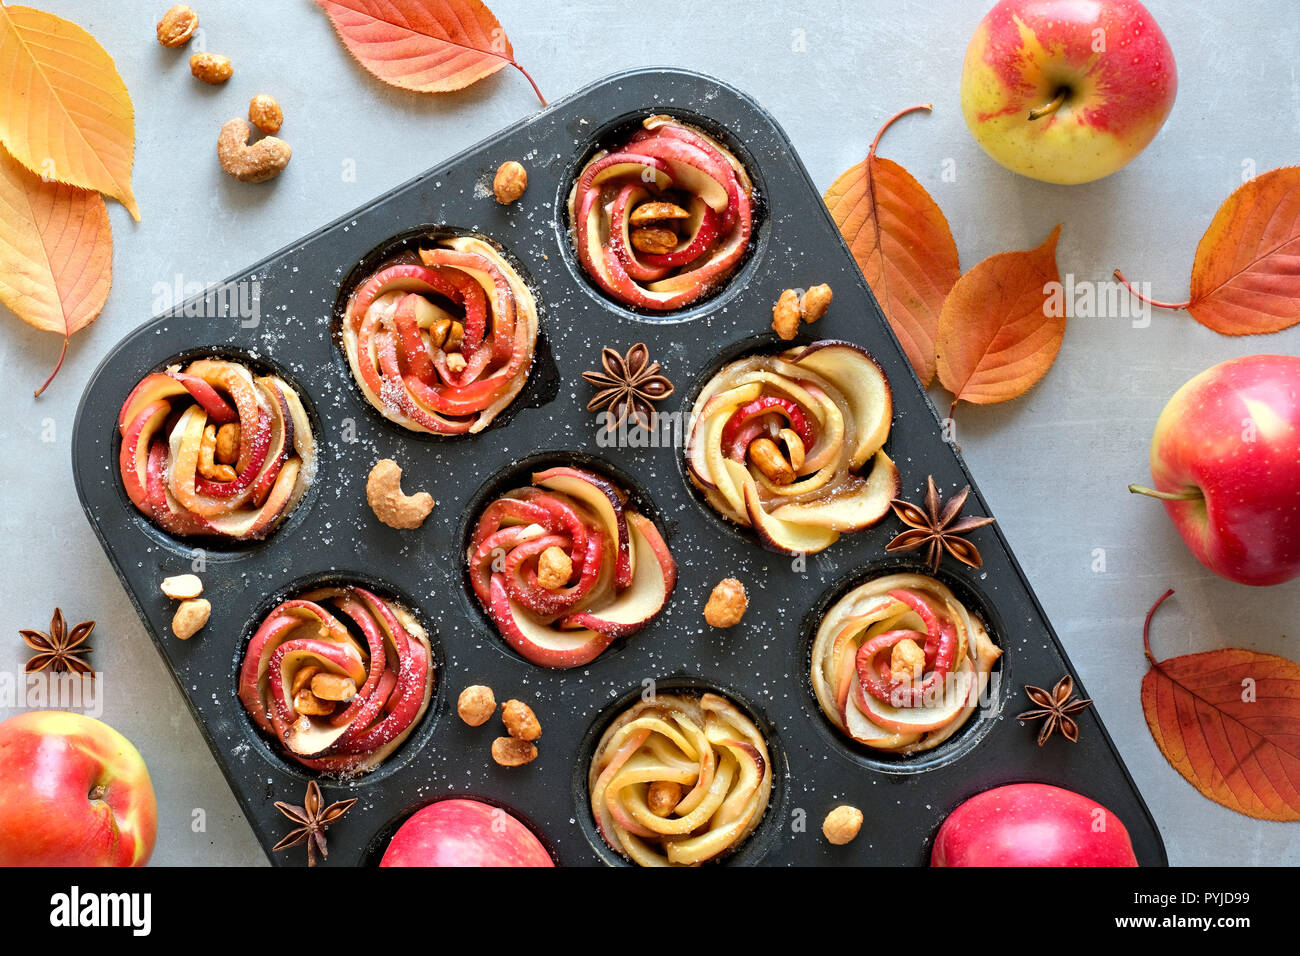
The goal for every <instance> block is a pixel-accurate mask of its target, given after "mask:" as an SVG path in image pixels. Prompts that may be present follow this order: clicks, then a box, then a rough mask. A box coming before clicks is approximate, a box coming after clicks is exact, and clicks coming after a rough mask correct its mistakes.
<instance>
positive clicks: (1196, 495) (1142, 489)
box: [1128, 485, 1205, 501]
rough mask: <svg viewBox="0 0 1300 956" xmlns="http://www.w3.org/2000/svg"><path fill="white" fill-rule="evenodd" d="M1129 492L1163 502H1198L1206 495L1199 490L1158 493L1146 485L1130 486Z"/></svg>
mask: <svg viewBox="0 0 1300 956" xmlns="http://www.w3.org/2000/svg"><path fill="white" fill-rule="evenodd" d="M1128 490H1129V491H1131V492H1133V494H1135V495H1146V496H1147V497H1148V498H1159V499H1160V500H1161V501H1197V500H1199V499H1202V498H1204V497H1205V493H1204V492H1202V491H1200V490H1198V489H1194V490H1192V491H1156V490H1155V489H1154V488H1148V487H1147V486H1146V485H1129V486H1128Z"/></svg>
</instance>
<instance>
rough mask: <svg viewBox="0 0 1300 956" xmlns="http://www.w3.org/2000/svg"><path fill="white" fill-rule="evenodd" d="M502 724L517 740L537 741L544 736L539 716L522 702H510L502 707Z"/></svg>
mask: <svg viewBox="0 0 1300 956" xmlns="http://www.w3.org/2000/svg"><path fill="white" fill-rule="evenodd" d="M501 722H502V723H504V724H505V725H506V732H507V733H508V734H510V736H511V737H514V738H515V739H516V740H536V739H537V738H538V737H540V736H541V735H542V725H541V723H540V722H539V721H538V720H537V715H536V714H534V713H533V709H532V708H531V707H529V706H528V705H527V704H525V703H524V702H523V701H522V700H508V701H506V702H505V703H504V704H502V705H501Z"/></svg>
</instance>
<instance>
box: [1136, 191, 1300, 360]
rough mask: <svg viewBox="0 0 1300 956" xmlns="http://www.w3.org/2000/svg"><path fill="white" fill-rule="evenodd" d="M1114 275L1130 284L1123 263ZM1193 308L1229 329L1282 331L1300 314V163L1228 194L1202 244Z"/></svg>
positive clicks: (1176, 305) (1216, 326)
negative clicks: (1123, 270) (1121, 270)
mask: <svg viewBox="0 0 1300 956" xmlns="http://www.w3.org/2000/svg"><path fill="white" fill-rule="evenodd" d="M1115 278H1116V279H1118V280H1119V281H1120V282H1122V283H1124V285H1126V286H1128V280H1127V279H1125V278H1124V274H1123V273H1122V272H1120V271H1119V270H1118V269H1116V270H1115ZM1129 290H1130V291H1131V292H1133V294H1134V295H1136V296H1137V297H1138V298H1140V299H1142V300H1143V301H1145V302H1149V303H1151V304H1152V305H1154V306H1158V307H1160V308H1162V309H1186V310H1187V311H1188V312H1190V313H1191V314H1192V318H1194V319H1196V321H1197V322H1200V323H1201V324H1202V325H1204V326H1206V327H1207V328H1211V329H1213V330H1214V331H1215V332H1219V333H1222V334H1223V335H1254V334H1256V333H1262V332H1280V331H1281V330H1282V329H1288V328H1290V327H1291V326H1293V325H1295V324H1296V323H1297V322H1300V166H1286V167H1284V168H1282V169H1274V170H1271V171H1269V172H1267V173H1264V174H1262V175H1260V176H1257V177H1255V178H1254V179H1252V180H1250V182H1248V183H1245V184H1244V185H1242V186H1241V187H1239V188H1238V189H1237V190H1236V191H1235V192H1234V193H1233V194H1232V195H1231V196H1229V197H1228V198H1227V200H1226V201H1225V202H1224V204H1223V205H1222V206H1220V207H1219V211H1218V212H1217V213H1215V214H1214V219H1213V221H1211V223H1210V228H1209V229H1207V230H1206V231H1205V235H1204V236H1202V237H1201V243H1200V245H1198V246H1197V247H1196V259H1195V261H1194V262H1193V263H1192V283H1191V298H1190V299H1188V300H1187V301H1186V302H1159V301H1157V300H1155V299H1149V298H1147V297H1146V296H1143V295H1141V294H1140V293H1138V292H1137V291H1135V290H1133V289H1132V287H1131V286H1130V287H1129Z"/></svg>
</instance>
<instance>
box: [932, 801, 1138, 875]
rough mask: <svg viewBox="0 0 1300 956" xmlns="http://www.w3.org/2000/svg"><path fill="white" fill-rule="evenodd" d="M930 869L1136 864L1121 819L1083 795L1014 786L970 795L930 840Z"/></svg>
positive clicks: (1135, 858)
mask: <svg viewBox="0 0 1300 956" xmlns="http://www.w3.org/2000/svg"><path fill="white" fill-rule="evenodd" d="M930 865H931V866H1137V865H1138V863H1137V857H1136V856H1134V855H1133V845H1132V843H1130V842H1129V837H1128V831H1127V830H1125V829H1124V824H1123V823H1121V822H1120V820H1119V817H1117V816H1115V814H1113V813H1111V812H1110V811H1109V810H1107V809H1106V808H1105V807H1103V806H1101V805H1100V804H1099V803H1097V802H1095V801H1093V800H1090V799H1088V798H1087V797H1085V796H1083V795H1082V794H1079V793H1075V792H1074V791H1072V790H1064V789H1062V788H1060V787H1049V786H1047V785H1046V784H1042V783H1013V784H1011V785H1009V786H1006V787H997V788H996V789H993V790H986V791H984V792H983V793H981V794H977V795H976V796H974V797H971V798H970V799H969V800H967V801H966V802H965V803H963V804H962V805H961V806H959V807H958V808H957V809H956V810H954V811H953V812H952V813H950V814H949V815H948V819H946V820H944V821H943V825H942V826H941V827H939V833H938V835H937V836H936V837H935V838H934V850H933V851H932V852H931V854H930Z"/></svg>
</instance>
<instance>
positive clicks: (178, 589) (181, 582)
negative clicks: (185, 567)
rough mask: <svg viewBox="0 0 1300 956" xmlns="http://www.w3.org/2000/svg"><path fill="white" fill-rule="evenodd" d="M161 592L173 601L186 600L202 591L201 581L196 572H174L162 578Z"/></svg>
mask: <svg viewBox="0 0 1300 956" xmlns="http://www.w3.org/2000/svg"><path fill="white" fill-rule="evenodd" d="M162 593H163V594H165V595H167V596H168V597H169V598H171V599H172V600H174V601H188V600H189V599H190V598H196V597H198V596H199V595H200V594H202V593H203V581H202V579H200V578H199V576H198V575H197V574H175V575H172V576H171V577H169V578H163V583H162Z"/></svg>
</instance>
